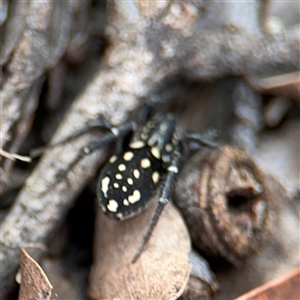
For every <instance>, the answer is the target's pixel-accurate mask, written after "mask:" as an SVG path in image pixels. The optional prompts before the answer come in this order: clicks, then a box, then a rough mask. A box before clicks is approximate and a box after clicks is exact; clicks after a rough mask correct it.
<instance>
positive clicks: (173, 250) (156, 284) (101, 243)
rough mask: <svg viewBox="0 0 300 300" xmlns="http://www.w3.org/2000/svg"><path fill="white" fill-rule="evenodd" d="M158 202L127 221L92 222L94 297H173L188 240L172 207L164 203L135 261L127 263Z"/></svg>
mask: <svg viewBox="0 0 300 300" xmlns="http://www.w3.org/2000/svg"><path fill="white" fill-rule="evenodd" d="M156 205H157V203H155V201H153V203H151V207H149V208H148V209H147V210H146V211H145V212H144V213H141V214H140V215H138V216H136V217H134V218H132V219H129V220H126V221H122V222H120V221H115V220H111V219H108V218H107V217H105V216H104V215H103V213H102V211H101V212H100V209H99V213H98V216H97V221H96V228H97V229H96V230H97V232H96V241H95V258H94V260H95V263H94V266H93V267H92V271H91V275H90V288H89V295H90V296H91V297H92V298H93V299H97V300H100V299H166V300H171V299H177V298H178V297H179V296H180V295H181V294H182V292H183V290H184V288H185V286H186V283H187V281H188V278H189V274H190V269H191V266H190V263H189V260H188V252H189V251H190V241H189V236H188V233H187V230H186V227H185V225H184V223H183V221H182V218H181V216H180V215H179V213H178V212H177V210H176V209H175V208H174V207H173V206H172V205H171V204H168V205H167V206H166V208H165V210H164V211H163V213H162V215H161V217H160V219H159V221H158V224H157V227H156V228H155V229H154V232H153V234H152V236H151V238H150V241H149V243H148V244H147V245H146V247H145V250H144V252H143V253H142V254H141V256H140V258H139V259H138V260H137V262H136V263H134V264H133V263H131V261H132V258H133V256H134V255H135V254H136V252H137V250H138V249H139V247H140V245H141V243H142V239H143V237H144V234H145V232H146V230H147V228H148V226H149V224H150V220H151V218H152V216H153V213H154V210H155V208H156Z"/></svg>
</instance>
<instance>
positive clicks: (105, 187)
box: [101, 176, 110, 197]
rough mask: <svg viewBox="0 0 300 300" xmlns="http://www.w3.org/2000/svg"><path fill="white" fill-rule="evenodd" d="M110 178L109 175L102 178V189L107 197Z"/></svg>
mask: <svg viewBox="0 0 300 300" xmlns="http://www.w3.org/2000/svg"><path fill="white" fill-rule="evenodd" d="M109 182H110V178H109V177H108V176H106V177H104V178H103V179H102V180H101V190H102V193H103V194H104V196H105V197H107V191H108V186H109Z"/></svg>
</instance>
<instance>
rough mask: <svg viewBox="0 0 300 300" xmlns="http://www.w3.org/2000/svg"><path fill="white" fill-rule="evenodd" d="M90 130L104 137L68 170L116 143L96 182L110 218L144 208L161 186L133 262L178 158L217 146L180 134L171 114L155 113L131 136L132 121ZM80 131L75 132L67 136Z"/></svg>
mask: <svg viewBox="0 0 300 300" xmlns="http://www.w3.org/2000/svg"><path fill="white" fill-rule="evenodd" d="M90 127H91V126H90V125H89V126H88V128H90ZM92 127H98V128H99V127H100V128H101V129H105V130H107V133H105V134H104V135H103V136H102V137H101V139H100V140H99V141H97V142H95V143H93V144H91V145H89V146H87V147H84V149H83V151H82V152H81V153H80V154H79V156H78V157H77V159H76V160H75V162H74V164H73V165H72V166H74V165H75V164H76V163H77V162H78V161H79V160H80V159H81V158H82V157H83V156H85V155H88V154H90V153H92V152H93V151H95V150H96V149H99V148H101V147H103V146H105V145H107V143H115V144H116V152H115V154H114V155H113V156H111V157H110V158H109V159H108V161H107V163H106V164H105V165H104V166H103V167H102V169H101V172H100V176H99V179H98V184H97V198H98V202H99V205H100V206H101V208H102V210H103V212H104V213H105V214H106V215H107V216H108V217H110V218H114V219H118V220H124V219H127V218H130V217H133V216H134V215H136V214H138V213H139V212H141V211H142V210H143V209H144V208H145V207H146V205H147V203H148V202H149V201H150V199H151V198H152V197H153V196H154V194H155V193H156V191H157V189H158V187H161V192H160V196H159V200H158V205H157V209H156V211H155V214H154V216H153V217H152V220H151V222H150V224H149V228H148V230H147V232H146V234H145V236H144V239H143V242H142V245H141V247H140V249H139V250H138V251H137V253H136V255H135V256H134V257H133V259H132V262H133V263H134V262H136V261H137V259H138V258H139V256H140V255H141V253H142V252H143V249H144V247H145V245H146V244H147V242H148V241H149V239H150V237H151V233H152V231H153V229H154V227H155V225H156V224H157V221H158V219H159V216H160V214H161V212H162V210H163V208H164V207H165V205H166V204H167V203H168V201H169V199H170V196H171V192H172V187H173V183H174V180H175V178H176V174H177V173H178V172H179V168H180V163H181V161H182V157H183V156H184V157H186V156H188V155H189V154H190V153H191V152H192V151H194V150H197V149H199V148H201V147H202V146H208V147H215V145H216V144H215V143H214V142H212V136H206V137H205V136H204V137H203V136H201V135H199V134H195V133H189V132H186V131H183V130H181V128H180V126H178V125H177V124H176V118H175V115H174V114H172V113H168V114H162V113H157V114H156V115H154V117H152V118H151V119H150V120H149V121H147V122H145V124H144V125H143V126H141V127H140V128H138V129H139V130H138V131H137V132H134V127H135V126H134V124H133V123H131V122H128V123H125V124H123V125H121V126H119V127H112V126H111V125H110V124H108V123H103V122H101V121H99V122H95V123H94V124H93V126H92ZM88 128H86V129H88ZM84 131H86V130H85V129H83V130H80V131H78V132H76V133H74V134H73V135H72V137H71V138H73V137H76V136H78V135H79V134H81V133H82V132H84ZM68 139H70V137H69V138H68ZM72 166H71V167H72Z"/></svg>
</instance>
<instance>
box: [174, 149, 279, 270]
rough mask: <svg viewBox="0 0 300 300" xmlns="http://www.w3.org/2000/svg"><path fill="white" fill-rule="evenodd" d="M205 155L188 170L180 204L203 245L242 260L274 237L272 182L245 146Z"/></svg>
mask: <svg viewBox="0 0 300 300" xmlns="http://www.w3.org/2000/svg"><path fill="white" fill-rule="evenodd" d="M201 156H202V155H197V156H196V157H194V158H193V163H191V164H188V165H187V167H186V168H184V169H183V171H182V173H181V175H180V178H181V180H179V181H178V182H179V183H178V186H177V187H176V198H177V200H176V204H177V205H178V206H179V207H180V209H181V211H182V212H183V214H184V216H185V219H186V221H187V224H188V226H189V229H190V233H191V236H192V240H193V244H194V246H195V247H196V248H197V249H199V250H202V251H204V252H205V253H206V254H207V255H209V256H214V255H215V256H221V257H223V258H225V259H227V260H228V261H230V262H231V263H233V264H239V262H240V261H241V259H242V258H243V257H246V256H247V255H249V253H251V252H252V251H253V250H255V251H257V250H258V249H259V248H261V247H262V245H263V242H264V241H265V240H266V239H267V238H268V237H269V223H270V220H271V218H272V210H273V208H272V206H273V204H272V198H271V194H270V189H269V186H268V185H267V184H266V182H265V176H264V174H263V173H262V172H261V171H260V170H259V168H258V167H257V166H256V165H255V163H254V162H253V161H252V160H251V159H250V157H249V156H248V155H247V154H246V153H245V152H243V151H241V150H238V149H235V148H232V147H229V146H223V147H221V148H219V149H216V150H212V151H211V152H209V153H207V154H206V155H205V156H204V158H203V157H201ZM195 165H196V166H198V167H197V168H195Z"/></svg>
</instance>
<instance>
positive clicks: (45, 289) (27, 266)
mask: <svg viewBox="0 0 300 300" xmlns="http://www.w3.org/2000/svg"><path fill="white" fill-rule="evenodd" d="M20 275H21V279H20V280H21V282H20V291H19V298H18V299H19V300H33V299H41V300H54V299H56V296H54V295H53V293H52V288H53V287H52V285H51V283H50V282H49V280H48V278H47V276H46V274H45V273H44V271H43V270H42V268H41V267H40V266H39V265H38V263H37V262H36V261H35V260H34V259H33V258H32V257H31V256H30V255H29V254H28V253H27V251H26V249H25V248H22V249H21V270H20Z"/></svg>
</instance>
